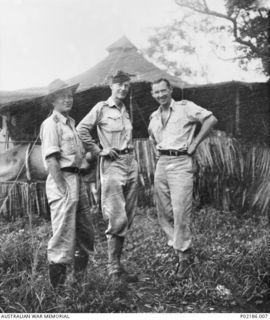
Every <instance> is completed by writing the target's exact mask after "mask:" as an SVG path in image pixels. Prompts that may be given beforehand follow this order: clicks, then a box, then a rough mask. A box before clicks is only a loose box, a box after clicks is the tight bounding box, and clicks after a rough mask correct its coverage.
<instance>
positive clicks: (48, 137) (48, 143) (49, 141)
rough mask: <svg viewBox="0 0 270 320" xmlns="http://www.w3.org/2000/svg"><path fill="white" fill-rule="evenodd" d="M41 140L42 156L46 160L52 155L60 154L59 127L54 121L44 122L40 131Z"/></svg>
mask: <svg viewBox="0 0 270 320" xmlns="http://www.w3.org/2000/svg"><path fill="white" fill-rule="evenodd" d="M40 139H41V142H42V154H43V157H44V159H46V158H48V157H49V156H51V155H52V154H55V153H60V144H59V136H58V131H57V125H56V123H54V122H53V121H45V122H43V124H42V126H41V130H40Z"/></svg>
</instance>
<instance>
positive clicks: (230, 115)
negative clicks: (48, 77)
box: [0, 37, 270, 219]
mask: <svg viewBox="0 0 270 320" xmlns="http://www.w3.org/2000/svg"><path fill="white" fill-rule="evenodd" d="M116 69H122V70H124V71H126V72H129V73H131V74H134V75H135V76H134V78H133V80H132V89H131V93H130V95H129V97H128V99H127V101H126V104H127V106H128V108H129V112H130V114H131V117H132V119H133V127H134V138H136V141H135V149H136V150H135V151H136V157H137V158H138V159H139V165H140V173H141V175H142V176H143V180H144V182H143V183H144V185H143V186H142V189H141V190H142V191H141V198H142V199H144V200H143V201H144V203H148V204H149V203H151V188H152V181H153V171H154V159H153V156H152V154H151V150H150V149H149V144H148V140H147V137H148V133H147V126H148V122H149V116H150V114H151V113H152V112H153V111H154V110H155V109H156V108H157V104H156V102H155V100H154V99H153V98H152V96H151V92H150V90H151V87H150V82H151V81H152V80H154V79H158V78H160V77H165V78H167V79H169V80H170V82H171V83H172V85H173V87H174V91H173V97H174V98H175V99H176V100H180V99H189V100H192V101H194V102H195V103H197V104H199V105H201V106H202V107H205V108H207V109H209V110H211V111H213V113H214V114H215V116H216V117H217V118H218V120H219V122H218V126H217V129H219V130H222V131H225V132H226V133H227V135H230V136H233V137H238V138H241V139H242V140H243V141H248V142H254V141H256V142H258V141H259V142H260V143H264V144H268V145H269V141H270V140H269V137H270V104H269V82H268V83H245V82H238V81H237V82H236V81H231V82H225V83H218V84H209V85H203V86H191V85H188V84H186V83H184V82H182V81H181V80H180V79H179V78H177V77H173V76H171V75H169V74H168V73H166V72H165V71H164V70H160V69H159V68H157V67H156V66H155V65H153V64H152V63H150V62H149V61H148V60H146V59H145V58H144V56H143V55H142V53H141V52H140V51H139V50H138V49H137V48H136V47H135V46H134V45H133V44H132V43H131V42H130V41H129V40H128V39H127V38H125V37H122V38H121V39H119V40H118V41H116V42H115V43H113V44H112V45H111V46H109V47H108V56H107V57H106V58H105V59H104V60H102V61H101V62H100V63H98V64H97V65H96V66H94V67H93V68H91V69H89V70H88V71H86V72H84V73H83V74H81V75H78V76H76V77H74V78H72V79H69V80H67V82H69V83H75V82H80V86H79V90H78V92H77V94H76V95H75V98H74V106H73V109H72V114H71V115H72V116H73V117H74V118H75V120H76V121H77V122H78V121H80V119H82V118H83V117H84V115H86V114H87V113H88V112H89V110H90V109H91V108H92V107H93V106H94V105H95V104H96V103H97V102H98V101H101V100H106V99H107V98H108V97H109V95H110V89H109V86H108V85H107V78H108V75H110V74H111V73H112V72H113V71H114V70H116ZM46 92H47V90H46V88H35V89H29V90H21V91H16V92H9V93H8V92H2V93H1V92H0V129H2V130H0V139H1V133H2V141H3V143H2V144H4V146H5V148H10V147H11V146H12V145H11V143H10V140H12V141H13V143H14V144H24V143H29V142H30V141H35V140H36V138H37V137H38V133H39V128H40V124H41V122H42V121H43V120H44V119H45V118H46V116H47V115H48V113H49V108H48V106H47V105H46V103H44V99H43V98H44V96H45V95H46ZM225 140H226V139H225ZM225 140H224V141H225ZM226 141H227V140H226ZM0 143H1V141H0ZM37 143H38V141H37ZM209 148H210V149H211V143H210V144H209ZM210 149H209V150H210ZM225 149H226V148H225ZM254 150H255V149H254ZM256 150H257V149H256ZM225 151H226V150H225ZM227 151H228V150H227ZM227 151H226V152H227ZM252 159H253V158H252ZM254 163H255V162H254ZM253 167H254V168H257V167H256V164H254V165H253V166H252V168H253ZM254 170H255V169H254ZM211 172H212V171H211ZM216 175H217V173H215V174H211V175H210V176H211V177H215V176H216ZM226 176H228V179H227V178H226V179H227V180H228V181H230V183H231V181H233V179H234V172H233V174H231V175H229V174H228V175H225V177H226ZM264 176H265V177H268V176H267V175H264ZM30 182H32V181H30ZM207 183H208V185H209V186H211V188H212V186H213V185H214V182H211V179H210V180H209V181H208V182H207ZM198 185H200V184H198ZM201 185H204V184H203V183H201ZM221 185H224V188H225V189H224V188H221V191H220V193H218V194H220V199H222V200H218V202H222V203H223V202H224V201H223V198H224V197H223V194H224V192H225V191H226V192H225V194H226V197H227V194H228V192H227V190H231V189H230V188H229V187H227V186H226V183H222V184H221ZM250 185H251V186H252V184H250ZM0 189H1V190H0V205H1V204H2V200H3V199H6V194H8V195H10V196H11V198H12V197H13V199H21V198H20V197H19V196H18V195H19V194H20V195H26V197H29V199H32V200H33V201H32V202H31V201H30V202H29V201H27V203H26V204H24V202H23V200H20V201H19V200H18V201H11V200H10V201H6V202H4V203H5V208H6V209H5V215H6V217H7V218H8V219H12V218H15V217H16V216H18V215H19V214H20V213H21V212H22V211H23V210H24V209H23V208H25V207H26V208H27V211H28V212H32V211H35V212H40V214H42V215H43V214H44V212H47V210H46V205H45V203H46V201H45V200H44V199H45V195H44V185H43V183H40V182H33V183H31V184H29V183H27V184H25V183H24V182H22V183H17V184H16V186H14V184H13V183H9V182H8V183H6V184H5V183H1V184H0ZM206 189H207V188H206ZM212 189H213V188H212ZM214 189H215V192H214V193H215V194H214V196H216V190H217V188H214ZM223 189H224V190H225V191H224V190H223ZM253 189H254V188H253ZM253 189H252V190H253ZM263 190H264V189H263ZM265 190H267V189H265ZM223 191H224V192H223ZM29 192H30V193H31V195H32V196H29V195H30V193H29ZM265 192H266V191H265ZM267 192H268V191H267ZM267 192H266V193H267ZM13 193H14V194H13ZM200 193H201V194H203V193H205V188H204V191H201V192H200ZM233 193H234V192H233ZM261 193H263V192H261ZM206 194H207V197H208V198H210V199H212V198H213V197H212V198H211V197H209V192H206ZM243 194H248V193H247V192H246V191H244V192H243ZM250 194H251V195H252V192H251V193H250ZM226 197H225V198H226ZM23 198H25V197H23ZM146 198H147V199H148V200H149V201H148V200H145V199H146ZM225 198H224V199H225ZM226 199H227V198H226ZM247 199H248V201H252V200H250V198H247ZM256 199H257V198H256ZM226 201H227V200H226ZM226 201H225V202H226ZM246 201H247V200H246ZM256 201H257V200H256ZM256 201H255V202H256ZM227 202H228V201H227ZM227 202H226V203H227ZM233 202H234V201H231V203H233ZM243 203H245V201H244V200H243V201H242V204H243ZM265 203H266V202H265ZM255 204H256V203H255ZM14 206H15V207H14ZM222 207H224V205H223V204H222ZM225 207H226V206H225ZM263 208H268V202H267V205H265V204H263Z"/></svg>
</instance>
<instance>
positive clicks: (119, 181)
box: [100, 154, 138, 237]
mask: <svg viewBox="0 0 270 320" xmlns="http://www.w3.org/2000/svg"><path fill="white" fill-rule="evenodd" d="M100 167H101V168H100V172H101V174H100V178H101V206H102V213H103V217H104V219H105V221H107V222H108V228H107V230H106V235H107V237H110V236H119V237H125V236H126V233H127V231H128V229H129V227H130V225H131V223H132V221H133V218H134V215H135V210H136V205H137V197H138V164H137V161H136V160H135V158H134V156H133V155H132V154H125V155H120V157H119V158H118V159H116V160H114V161H112V160H109V159H106V158H103V157H102V158H101V163H100Z"/></svg>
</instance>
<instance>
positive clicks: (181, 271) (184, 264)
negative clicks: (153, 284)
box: [175, 250, 191, 280]
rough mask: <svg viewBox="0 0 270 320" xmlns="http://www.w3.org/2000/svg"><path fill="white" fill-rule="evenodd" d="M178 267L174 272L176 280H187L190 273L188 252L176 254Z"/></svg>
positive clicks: (189, 254)
mask: <svg viewBox="0 0 270 320" xmlns="http://www.w3.org/2000/svg"><path fill="white" fill-rule="evenodd" d="M178 259H179V260H178V261H179V262H178V266H177V269H176V272H175V276H176V278H177V279H178V280H183V279H186V278H188V276H189V272H190V265H191V261H190V260H191V253H190V251H189V250H187V251H184V252H181V251H179V252H178Z"/></svg>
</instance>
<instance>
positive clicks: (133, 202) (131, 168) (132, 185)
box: [117, 155, 138, 282]
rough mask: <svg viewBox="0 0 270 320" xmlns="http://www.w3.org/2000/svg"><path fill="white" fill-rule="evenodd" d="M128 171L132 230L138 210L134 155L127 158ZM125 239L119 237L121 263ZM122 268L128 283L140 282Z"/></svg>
mask: <svg viewBox="0 0 270 320" xmlns="http://www.w3.org/2000/svg"><path fill="white" fill-rule="evenodd" d="M125 161H126V166H127V170H128V172H129V174H128V179H127V181H126V185H125V187H124V197H125V209H126V215H127V219H128V229H129V228H130V226H131V224H132V222H133V220H134V217H135V213H136V209H137V200H138V163H137V161H136V160H135V159H134V157H133V155H129V156H126V157H125ZM124 240H125V238H124V237H118V246H117V248H118V252H117V254H118V259H119V261H120V259H121V255H122V251H123V246H124ZM120 266H121V274H122V276H123V277H124V279H125V280H126V281H127V282H136V281H138V277H137V275H136V274H135V273H130V272H128V271H127V270H126V269H125V268H124V266H123V265H122V263H120Z"/></svg>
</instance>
